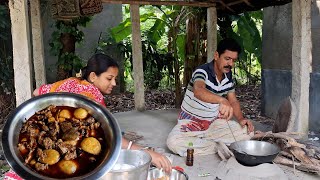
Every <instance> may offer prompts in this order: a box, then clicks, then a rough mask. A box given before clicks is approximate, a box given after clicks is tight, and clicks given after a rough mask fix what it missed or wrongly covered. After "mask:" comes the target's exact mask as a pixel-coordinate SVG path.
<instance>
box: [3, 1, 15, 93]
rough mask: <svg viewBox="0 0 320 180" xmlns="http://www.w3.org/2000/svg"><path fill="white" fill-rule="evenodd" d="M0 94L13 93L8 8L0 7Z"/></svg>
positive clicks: (5, 6)
mask: <svg viewBox="0 0 320 180" xmlns="http://www.w3.org/2000/svg"><path fill="white" fill-rule="evenodd" d="M0 18H1V20H0V32H1V33H0V93H1V94H2V93H3V92H4V93H6V94H10V93H11V92H12V91H13V62H12V47H11V42H10V41H11V38H10V36H11V32H10V29H11V23H10V16H9V8H8V6H7V5H0Z"/></svg>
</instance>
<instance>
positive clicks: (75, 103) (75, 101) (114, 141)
mask: <svg viewBox="0 0 320 180" xmlns="http://www.w3.org/2000/svg"><path fill="white" fill-rule="evenodd" d="M49 105H56V106H70V107H82V108H85V109H86V110H88V112H89V113H90V114H91V115H92V116H93V117H94V118H95V119H96V120H97V121H99V122H100V124H101V127H102V128H103V130H104V135H105V139H106V141H107V142H106V143H109V144H108V147H110V151H109V152H106V151H105V154H104V156H103V159H102V161H101V163H100V164H99V165H98V166H97V167H96V168H95V169H93V170H92V171H91V172H89V173H87V174H84V175H81V176H77V177H76V179H99V178H100V177H102V176H104V175H105V174H106V173H107V172H108V171H110V170H111V168H112V167H113V165H114V164H115V163H116V161H117V159H118V157H119V154H120V150H121V131H120V128H119V125H118V123H117V121H116V120H115V118H114V117H113V116H112V114H111V113H110V112H109V111H108V110H107V109H106V108H105V107H103V106H101V105H100V104H98V103H96V102H94V101H92V100H90V99H89V98H87V97H85V96H82V95H77V94H72V93H48V94H45V95H41V96H37V97H34V98H31V99H29V100H27V101H26V102H24V103H22V104H21V105H20V106H18V107H17V108H16V109H15V110H14V111H13V112H12V113H11V114H10V115H9V117H8V118H7V121H6V123H5V126H4V128H3V133H2V146H3V150H4V155H5V158H6V160H7V161H8V163H9V165H10V166H11V168H12V169H13V170H14V171H15V172H16V173H17V174H18V175H19V176H21V177H22V178H25V179H33V180H36V179H37V180H40V179H47V180H51V179H54V178H51V177H47V176H44V175H41V174H39V173H37V172H36V171H35V170H33V169H31V168H30V167H28V166H26V164H25V163H24V159H23V158H22V156H21V154H20V151H19V150H18V147H17V145H18V141H19V139H18V138H19V132H20V129H21V127H22V125H23V123H24V122H25V121H26V120H27V119H29V118H30V117H31V116H32V115H34V114H35V112H37V111H40V110H42V109H44V108H46V107H48V106H49ZM69 179H71V178H69ZM72 179H74V178H72Z"/></svg>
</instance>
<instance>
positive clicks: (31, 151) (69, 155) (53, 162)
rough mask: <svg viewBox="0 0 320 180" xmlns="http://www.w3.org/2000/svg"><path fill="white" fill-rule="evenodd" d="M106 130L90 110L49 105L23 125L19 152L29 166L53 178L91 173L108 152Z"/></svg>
mask: <svg viewBox="0 0 320 180" xmlns="http://www.w3.org/2000/svg"><path fill="white" fill-rule="evenodd" d="M104 137H105V136H104V133H103V129H102V128H101V126H100V123H99V122H98V121H96V120H95V119H94V118H93V117H92V116H91V115H90V114H89V113H88V111H87V110H85V109H83V108H72V107H66V106H53V105H51V106H49V107H47V108H45V109H43V110H41V111H38V112H36V113H35V114H34V115H33V116H32V117H31V118H29V119H28V120H27V121H26V122H25V123H24V124H23V126H22V128H21V131H20V135H19V143H18V149H19V150H20V153H21V155H22V157H23V158H24V160H25V163H26V164H27V166H29V167H31V168H32V169H33V170H35V171H37V172H38V173H40V174H42V175H45V176H49V177H53V178H68V177H76V176H80V175H83V174H86V173H88V172H90V171H92V170H93V169H94V168H95V167H97V166H98V164H100V163H101V160H102V159H103V156H104V154H106V153H107V150H108V149H109V148H108V147H107V146H108V145H107V144H108V143H106V140H105V138H104Z"/></svg>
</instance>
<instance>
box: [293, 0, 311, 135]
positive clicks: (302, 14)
mask: <svg viewBox="0 0 320 180" xmlns="http://www.w3.org/2000/svg"><path fill="white" fill-rule="evenodd" d="M311 1H312V0H303V1H301V0H293V1H292V28H293V42H292V92H291V96H292V99H293V101H294V102H295V104H296V106H297V110H298V117H297V119H296V122H295V125H294V130H295V131H297V132H303V133H307V132H308V130H309V87H310V73H311V71H312V67H311V65H312V52H311V50H312V41H311Z"/></svg>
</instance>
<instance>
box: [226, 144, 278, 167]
mask: <svg viewBox="0 0 320 180" xmlns="http://www.w3.org/2000/svg"><path fill="white" fill-rule="evenodd" d="M230 149H231V150H232V152H233V154H234V156H235V158H236V159H237V161H238V162H239V163H240V164H242V165H245V166H256V165H259V164H262V163H271V162H272V161H273V159H274V158H275V157H276V156H277V155H278V154H279V152H280V148H279V147H278V146H277V145H274V144H271V143H269V142H264V141H254V140H248V141H237V142H234V143H232V144H231V145H230Z"/></svg>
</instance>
